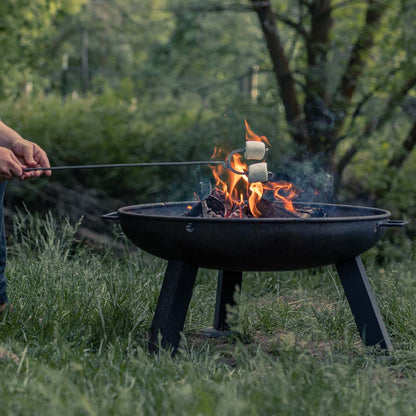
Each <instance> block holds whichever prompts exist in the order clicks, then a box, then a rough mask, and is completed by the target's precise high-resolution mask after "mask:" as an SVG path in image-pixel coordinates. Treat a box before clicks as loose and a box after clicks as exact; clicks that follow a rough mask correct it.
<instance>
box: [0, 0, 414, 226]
mask: <svg viewBox="0 0 416 416" xmlns="http://www.w3.org/2000/svg"><path fill="white" fill-rule="evenodd" d="M267 4H268V6H267V7H270V9H271V10H272V12H273V14H272V15H271V17H270V19H272V20H271V22H272V23H273V24H275V25H276V26H275V29H274V30H275V32H273V33H275V34H277V35H279V39H280V41H281V43H282V45H283V47H284V50H283V52H284V53H285V57H286V59H287V60H288V62H289V67H288V70H290V76H291V77H292V78H293V80H294V86H295V92H296V97H294V99H296V100H297V101H299V103H301V102H303V110H302V111H304V115H303V116H301V117H304V121H305V123H306V124H305V125H304V127H302V126H300V127H296V128H297V129H300V130H299V131H307V132H308V134H310V138H309V139H305V140H306V141H305V143H306V144H304V145H303V144H302V143H301V142H300V141H299V138H298V137H297V136H296V134H298V133H296V131H297V130H296V129H295V130H296V131H295V130H293V125H291V122H290V120H288V116H287V111H288V110H287V104H286V102H285V100H284V98H283V97H284V87H282V85H278V83H277V82H276V79H277V78H278V74H276V69H275V68H274V67H273V64H272V61H271V57H272V56H273V54H272V51H271V50H270V49H269V50H268V49H267V47H266V42H265V39H264V36H263V34H262V29H261V25H260V24H259V19H258V16H256V11H257V9H256V3H253V2H250V1H247V2H244V1H242V2H239V3H236V2H233V1H228V0H227V1H222V2H216V1H209V2H203V3H201V2H198V1H182V0H158V1H147V0H146V1H140V2H138V1H135V0H117V1H115V2H114V1H109V0H65V1H64V0H61V1H44V0H36V1H31V2H28V1H25V0H19V1H4V2H2V4H1V6H0V16H1V17H0V37H1V39H2V41H1V42H0V45H1V46H0V50H1V53H2V57H3V59H2V61H1V63H0V114H1V117H2V119H3V120H4V121H5V122H6V123H8V124H10V125H11V126H12V127H14V128H16V129H17V130H18V131H19V132H20V133H21V134H22V135H23V136H24V137H27V138H29V139H33V140H35V141H37V142H39V143H40V144H41V145H42V146H43V147H44V148H45V150H46V151H47V152H48V154H49V156H50V159H51V161H52V163H53V164H54V165H59V164H81V163H123V162H125V163H128V162H136V161H137V162H141V161H143V162H146V161H154V160H179V161H180V160H190V159H207V158H209V157H210V156H211V154H212V150H213V147H214V145H218V144H220V145H222V146H226V147H229V148H235V147H238V146H241V142H242V141H243V140H244V129H243V126H244V119H247V120H248V121H249V123H250V125H251V126H252V128H253V130H254V131H255V132H257V133H258V134H261V135H266V136H267V137H268V138H269V140H270V142H271V144H272V148H273V149H272V153H271V154H270V157H269V163H270V166H271V167H272V169H273V171H274V172H275V173H276V174H277V175H278V176H280V177H283V178H286V179H291V180H293V181H294V182H295V183H296V184H297V185H298V186H299V187H301V188H303V190H304V191H305V193H304V197H306V196H308V197H310V196H311V195H314V192H315V191H316V190H318V191H320V195H321V199H323V200H325V201H336V200H338V201H346V202H353V203H354V202H362V203H363V204H368V205H381V206H383V207H386V208H389V209H391V210H392V211H393V213H394V215H395V216H396V217H406V218H411V217H413V216H414V214H415V212H416V202H415V198H414V195H415V190H416V189H415V186H416V185H415V182H414V181H412V180H409V178H412V177H413V176H414V174H415V172H414V169H415V168H414V166H415V163H414V162H415V160H414V158H415V156H414V152H412V150H413V145H414V142H416V141H415V140H414V137H416V133H412V132H413V130H411V128H412V126H413V123H414V120H415V113H416V111H415V107H416V106H415V101H416V97H415V89H414V85H415V83H416V72H415V71H416V70H415V68H416V65H415V56H416V54H415V50H414V45H415V42H414V38H415V36H416V34H415V29H414V25H413V21H414V19H413V16H414V13H415V12H416V6H415V5H414V4H413V2H409V1H405V0H391V1H381V0H368V1H357V2H352V3H345V2H337V1H324V2H314V1H311V2H307V1H305V2H303V1H301V2H277V1H276V2H271V3H270V4H269V3H267ZM371 13H373V15H371ZM371 17H373V20H371ZM319 18H320V19H321V24H322V27H324V28H325V31H326V32H325V36H323V35H322V36H321V39H319V36H318V35H317V31H319V28H320V26H319V22H320V21H319ZM398 28H400V29H398ZM322 31H324V29H322ZM360 42H361V43H360ZM356 49H358V50H361V54H357V56H358V58H356V62H355V66H354V65H352V64H351V60H352V59H353V57H354V56H355V55H354V51H355V50H356ZM321 50H324V51H325V53H323V52H322V51H321ZM311 51H315V52H311ZM313 59H315V60H317V61H318V62H312V60H313ZM319 59H320V60H321V61H319ZM64 62H67V65H64V66H63V63H64ZM253 68H254V69H253ZM253 71H254V72H256V74H257V75H255V77H257V78H256V79H257V81H256V80H255V79H254V78H253ZM356 73H357V74H356ZM354 74H356V75H354ZM353 75H354V76H355V78H354V79H352V78H351V77H352V76H353ZM348 76H349V77H350V78H348ZM276 77H277V78H276ZM345 77H347V78H348V79H349V82H350V83H352V82H353V81H354V89H353V91H352V92H351V94H352V95H351V97H350V98H349V99H348V100H347V98H345V97H344V99H343V100H344V101H343V103H344V104H343V107H342V106H341V104H340V101H339V99H338V101H336V100H335V101H334V100H331V99H330V98H328V97H329V96H331V94H332V95H333V96H336V95H337V94H338V95H339V94H340V93H339V91H340V89H341V87H342V85H343V84H342V82H341V80H342V79H344V78H345ZM253 82H254V83H256V85H257V86H256V85H254V84H253ZM322 85H324V86H325V88H324V91H323V93H322V94H321V89H322V88H323V87H322ZM314 88H315V89H314ZM337 91H338V92H337ZM311 100H312V101H313V100H315V101H314V102H315V103H316V102H318V103H319V102H324V103H326V106H327V107H325V108H324V110H325V111H326V112H328V113H329V114H330V115H331V117H332V122H333V123H334V125H335V127H334V129H335V130H331V131H329V130H328V128H329V127H328V120H326V122H325V123H324V126H322V123H321V124H320V121H319V120H321V121H322V115H323V113H322V112H321V113H320V111H321V110H320V109H318V107H319V105H318V104H317V105H315V107H313V108H314V111H315V112H316V111H317V112H318V113H319V114H317V115H316V117H317V118H316V120H315V122H314V126H315V127H313V129H312V130H313V131H314V132H315V131H318V136H316V134H315V133H314V132H312V133H311V132H310V131H309V130H310V125H309V124H308V123H310V114H309V112H308V108H310V105H311ZM347 101H348V102H347ZM308 106H309V107H308ZM325 114H326V113H325ZM325 114H324V115H325ZM319 117H321V119H320V118H319ZM302 122H303V121H302ZM341 122H342V124H341ZM291 126H292V127H291ZM325 126H326V127H325ZM302 129H303V130H302ZM325 129H327V130H328V131H326V130H325ZM414 131H415V132H416V129H414ZM319 134H320V136H319ZM334 134H337V136H334V137H332V136H331V135H334ZM412 134H413V135H412ZM315 136H316V137H315ZM308 140H312V142H310V143H312V144H309V145H308ZM314 141H315V142H317V143H321V144H319V145H317V144H316V143H315V145H313V143H314ZM328 175H329V176H328ZM184 177H186V180H183V178H184ZM209 177H210V175H209V172H207V171H206V170H204V169H182V168H180V169H178V168H176V169H172V168H164V169H158V168H154V169H145V170H125V169H118V170H106V171H102V170H101V171H88V172H87V171H78V172H75V171H74V172H69V171H66V172H65V173H63V172H62V173H56V174H55V175H54V176H53V178H52V179H49V180H48V181H58V182H59V183H63V184H65V185H66V186H68V185H69V186H73V184H74V183H77V184H81V185H82V186H85V187H87V188H94V189H97V190H99V191H100V192H102V194H103V195H105V196H108V197H115V198H118V199H121V200H123V201H125V202H126V203H140V202H151V201H155V200H168V199H169V200H177V199H180V198H186V199H188V198H191V197H192V194H193V192H195V191H196V192H201V187H202V188H204V189H205V188H206V183H207V182H208V181H209ZM201 182H202V183H203V185H202V186H201ZM43 186H44V182H42V181H38V182H37V183H33V184H32V185H24V186H23V190H22V189H20V188H21V187H22V185H15V186H12V187H11V189H10V195H11V197H12V200H13V203H15V202H16V201H17V200H19V198H17V200H16V198H15V196H13V195H15V194H17V195H21V194H24V195H25V197H26V198H27V201H26V202H27V203H28V202H29V201H30V200H31V199H33V200H36V195H35V194H36V190H37V189H39V188H42V187H43ZM333 186H334V187H333ZM38 205H42V204H41V203H40V204H38ZM33 208H36V209H39V208H40V207H39V206H36V205H33ZM409 230H413V226H412V225H411V226H410V228H409Z"/></svg>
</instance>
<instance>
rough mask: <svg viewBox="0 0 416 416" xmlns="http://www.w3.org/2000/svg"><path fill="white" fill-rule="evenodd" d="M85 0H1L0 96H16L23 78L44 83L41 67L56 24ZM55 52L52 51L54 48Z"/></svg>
mask: <svg viewBox="0 0 416 416" xmlns="http://www.w3.org/2000/svg"><path fill="white" fill-rule="evenodd" d="M85 1H86V0H52V1H46V0H30V1H28V0H3V1H2V2H1V3H0V54H1V56H2V57H3V59H1V62H0V97H4V96H10V95H11V96H15V95H18V94H19V93H20V92H21V88H22V86H23V84H24V83H25V82H26V81H32V82H33V81H35V80H36V82H39V83H41V85H42V86H45V80H42V76H44V73H42V68H44V67H45V65H46V64H47V60H48V58H49V56H50V55H52V53H51V52H52V51H50V50H48V46H50V44H49V40H50V39H51V37H53V36H54V35H55V34H56V32H57V29H56V25H57V24H58V22H59V21H60V20H61V19H63V18H64V17H66V16H69V15H72V14H76V13H78V12H79V11H80V9H81V6H82V4H83V3H85ZM53 52H55V51H53Z"/></svg>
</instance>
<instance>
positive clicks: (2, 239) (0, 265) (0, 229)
mask: <svg viewBox="0 0 416 416" xmlns="http://www.w3.org/2000/svg"><path fill="white" fill-rule="evenodd" d="M6 184H7V182H6V181H3V182H0V303H4V302H7V301H8V300H9V299H8V297H7V279H6V275H5V274H4V270H5V268H6V234H5V232H4V213H3V200H4V192H5V191H6Z"/></svg>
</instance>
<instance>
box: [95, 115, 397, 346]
mask: <svg viewBox="0 0 416 416" xmlns="http://www.w3.org/2000/svg"><path fill="white" fill-rule="evenodd" d="M246 132H247V133H246V139H247V140H248V141H256V142H264V143H267V145H269V146H270V144H269V143H268V141H267V139H266V138H265V137H259V136H257V135H255V134H254V133H253V132H252V131H251V129H250V128H249V126H248V124H247V122H246ZM247 149H249V150H247ZM238 152H239V151H234V152H231V153H228V155H227V156H226V160H227V161H228V162H229V165H228V163H227V166H230V169H224V166H222V165H221V164H217V165H216V166H214V167H211V169H212V171H213V174H214V177H215V179H216V187H215V189H214V190H213V191H212V192H211V194H210V195H208V197H207V198H205V199H204V200H202V201H198V202H195V201H193V202H174V203H158V204H144V205H133V206H128V207H123V208H120V209H119V210H118V211H117V212H115V213H110V214H107V215H104V216H103V218H105V219H111V220H118V221H119V222H120V225H121V227H122V229H123V231H124V233H125V234H126V236H127V237H128V238H129V239H130V240H131V241H132V242H133V243H134V244H135V245H137V246H138V247H140V248H141V249H143V250H145V251H147V252H148V253H150V254H153V255H155V256H158V257H161V258H163V259H166V260H168V265H167V268H166V273H165V278H164V281H163V285H162V288H161V291H160V296H159V300H158V304H157V307H156V312H155V316H154V318H153V323H152V328H151V335H150V341H149V349H150V350H151V351H155V350H156V349H157V345H158V336H159V334H160V335H161V342H162V347H169V348H172V349H173V353H174V352H175V351H176V349H177V348H178V345H179V342H180V332H181V331H182V329H183V325H184V322H185V318H186V313H187V310H188V306H189V302H190V300H191V296H192V291H193V287H194V283H195V279H196V275H197V272H198V269H199V268H209V269H216V270H218V271H219V275H218V286H217V300H216V308H215V317H214V330H216V331H218V333H221V331H227V330H228V329H229V327H228V324H227V321H226V305H227V304H228V305H233V304H234V293H235V290H236V288H237V287H241V284H242V278H243V272H245V271H279V270H297V269H305V268H313V267H320V266H326V265H331V264H334V265H335V266H336V268H337V271H338V274H339V277H340V279H341V283H342V285H343V287H344V291H345V294H346V297H347V299H348V302H349V305H350V307H351V311H352V313H353V315H354V318H355V321H356V324H357V328H358V331H359V334H360V336H361V338H362V340H363V342H364V343H365V344H366V345H368V346H375V345H378V346H379V347H380V348H382V349H386V350H391V349H392V344H391V341H390V338H389V335H388V333H387V330H386V327H385V325H384V322H383V319H382V317H381V314H380V311H379V309H378V306H377V304H376V301H375V299H374V295H373V293H372V290H371V287H370V284H369V282H368V279H367V276H366V273H365V270H364V267H363V265H362V262H361V259H360V257H359V256H360V255H361V254H362V253H364V252H365V251H367V250H368V249H370V248H371V247H373V246H374V245H375V244H376V243H377V242H378V241H379V240H380V239H381V238H382V237H383V235H384V233H385V231H386V228H387V227H396V226H402V225H404V224H405V222H403V221H392V220H390V215H391V214H390V212H389V211H387V210H384V209H378V208H367V207H360V206H353V205H335V204H322V203H300V202H295V198H296V197H297V196H298V195H299V194H300V193H301V191H299V190H298V189H296V187H295V186H293V184H291V183H288V182H284V181H271V180H269V177H268V176H269V175H268V174H267V171H266V168H265V166H263V165H266V164H265V163H257V165H255V167H254V170H252V173H253V172H254V173H253V174H252V177H256V178H260V177H261V178H264V179H258V182H255V181H250V180H249V178H250V169H249V168H250V167H248V166H247V165H246V164H245V163H244V162H243V160H242V156H241V155H240V154H238ZM250 152H251V153H252V155H251V156H253V158H254V159H257V160H259V159H261V158H262V157H263V155H264V153H265V151H264V146H258V149H257V147H256V146H253V145H251V144H250V146H246V155H245V157H246V158H247V159H249V157H248V156H250V155H248V153H250ZM221 153H222V150H221V149H216V150H215V152H214V155H213V157H216V158H218V157H219V156H221ZM254 156H255V157H254ZM251 166H253V165H251ZM241 172H243V175H242V174H241ZM245 172H248V175H247V176H246V175H245V174H244V173H245ZM264 173H266V175H265V174H264ZM263 180H264V181H265V183H262V182H259V181H263ZM250 182H254V183H250Z"/></svg>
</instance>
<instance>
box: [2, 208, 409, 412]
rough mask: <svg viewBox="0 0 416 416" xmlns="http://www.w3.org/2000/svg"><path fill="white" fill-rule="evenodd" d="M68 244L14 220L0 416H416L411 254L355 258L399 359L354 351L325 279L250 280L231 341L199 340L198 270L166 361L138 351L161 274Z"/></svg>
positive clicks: (350, 330)
mask: <svg viewBox="0 0 416 416" xmlns="http://www.w3.org/2000/svg"><path fill="white" fill-rule="evenodd" d="M74 233H75V227H74V226H71V225H69V224H67V223H64V222H60V221H56V220H54V219H53V218H52V217H51V216H48V217H46V218H38V217H33V216H30V215H25V214H21V215H19V216H18V217H17V218H16V223H15V232H14V234H13V235H11V236H10V238H9V240H10V244H9V248H10V250H9V264H8V276H9V287H10V288H9V295H10V297H11V299H12V300H13V304H14V311H13V312H12V313H8V314H6V315H5V316H3V318H2V320H1V321H0V348H1V349H0V355H1V359H0V371H1V373H2V374H3V376H2V378H1V381H0V408H1V411H2V414H3V415H32V414H33V415H35V414H36V415H115V414H117V415H132V414H137V415H142V414H143V415H161V414H174V415H262V414H264V415H274V414H276V415H277V414H279V415H280V414H281V415H291V414H294V415H298V414H300V415H316V414H323V415H331V414H334V415H335V414H336V415H387V414H388V415H396V414H397V415H405V414H415V413H416V379H415V376H416V353H415V346H416V342H415V340H416V307H415V300H414V299H415V294H416V280H415V278H414V277H415V265H416V263H415V261H414V260H413V259H412V255H411V253H412V251H413V248H412V247H411V245H409V246H406V245H404V246H403V248H402V250H401V251H402V253H401V256H400V257H398V258H395V259H393V258H391V259H389V258H387V257H385V258H384V260H383V261H380V256H379V255H377V254H378V253H379V252H380V250H375V249H373V250H371V251H370V252H369V253H367V254H366V255H364V256H363V261H364V264H365V266H366V270H367V273H368V276H369V279H370V281H371V283H372V285H373V288H374V291H375V293H376V298H377V301H378V303H379V306H380V309H381V311H382V314H383V317H384V319H385V322H386V325H387V327H388V329H389V332H390V335H391V338H392V341H393V344H394V347H395V351H394V352H393V354H392V355H391V356H389V357H386V356H383V355H380V354H374V353H372V352H371V351H369V350H368V349H366V348H364V347H363V346H362V343H361V341H360V338H359V337H358V334H357V331H356V327H355V323H354V321H353V318H352V315H351V312H350V309H349V307H348V304H347V302H346V300H345V296H344V294H343V291H342V288H341V285H340V283H339V281H338V276H337V274H336V272H335V269H333V268H332V267H327V268H323V269H319V270H307V271H296V272H284V273H246V274H245V278H244V281H243V290H242V293H241V296H240V299H239V307H238V313H239V319H238V322H235V323H234V326H233V329H234V330H235V332H236V334H238V336H237V335H236V336H235V337H232V338H229V339H206V338H205V337H204V336H203V335H201V333H200V330H201V329H203V328H206V327H208V326H211V325H212V320H213V315H214V303H215V285H216V272H215V271H209V270H201V271H200V272H199V274H198V277H197V283H196V287H195V291H194V295H193V298H192V302H191V306H190V310H189V313H188V317H187V321H186V324H185V328H184V339H183V345H182V348H181V350H180V352H179V353H178V355H177V356H176V357H175V358H171V356H170V354H169V353H168V352H163V351H162V352H161V353H160V354H159V355H158V356H150V355H149V354H148V353H147V351H146V345H147V336H148V329H149V327H150V323H151V319H152V317H153V313H154V309H155V307H156V302H157V297H158V293H159V289H160V286H161V283H162V279H163V273H164V268H165V263H164V262H163V261H161V260H158V259H155V258H152V257H150V256H148V255H146V254H144V253H141V252H139V251H138V250H133V251H132V250H131V247H129V246H128V245H127V242H125V241H124V239H123V236H122V235H120V232H119V231H117V230H115V234H114V237H115V241H118V242H121V243H123V244H125V247H126V250H125V253H120V252H119V251H117V252H115V251H114V250H113V248H112V247H105V248H104V249H102V250H101V251H92V250H91V249H88V248H86V247H83V246H81V245H80V244H79V243H78V242H77V241H76V238H75V237H74ZM381 244H387V242H382V243H381ZM389 251H390V250H388V248H387V249H386V250H384V252H385V253H388V252H389ZM235 315H236V311H231V313H230V316H231V317H233V316H235Z"/></svg>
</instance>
